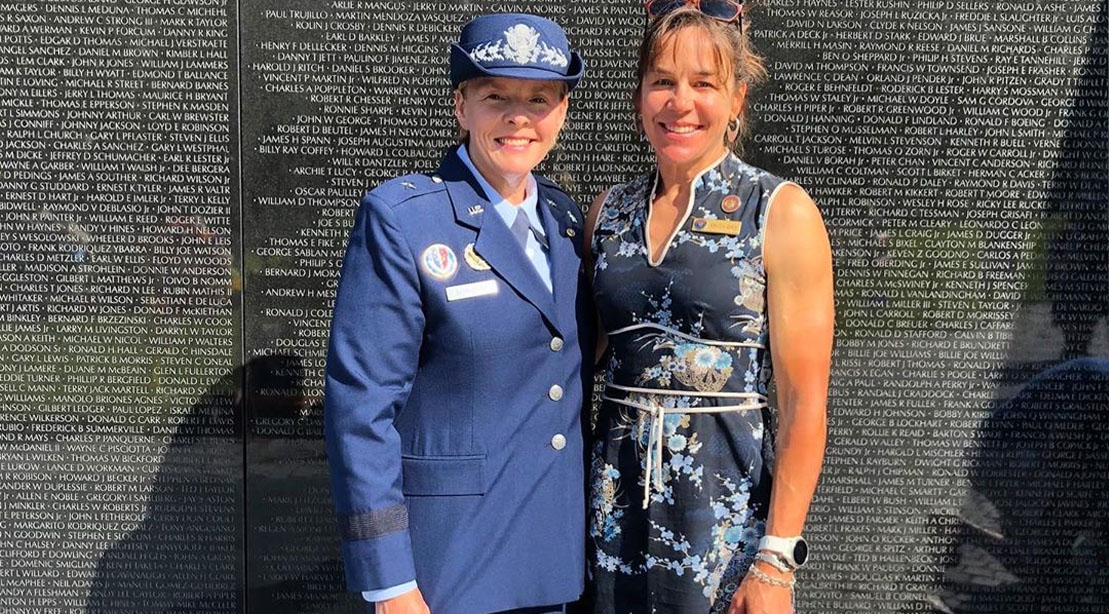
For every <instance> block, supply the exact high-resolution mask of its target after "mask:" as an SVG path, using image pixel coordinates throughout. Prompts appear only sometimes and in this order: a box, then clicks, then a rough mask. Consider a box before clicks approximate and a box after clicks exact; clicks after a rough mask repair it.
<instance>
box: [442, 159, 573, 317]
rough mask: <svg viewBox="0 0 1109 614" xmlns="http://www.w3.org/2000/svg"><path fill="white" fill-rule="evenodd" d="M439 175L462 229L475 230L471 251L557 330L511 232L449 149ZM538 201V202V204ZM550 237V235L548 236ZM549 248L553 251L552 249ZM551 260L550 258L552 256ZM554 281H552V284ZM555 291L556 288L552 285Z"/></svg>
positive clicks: (543, 289) (550, 302) (542, 287)
mask: <svg viewBox="0 0 1109 614" xmlns="http://www.w3.org/2000/svg"><path fill="white" fill-rule="evenodd" d="M439 176H440V177H442V179H443V182H444V184H445V185H446V186H447V194H448V195H449V196H450V199H451V206H452V207H453V208H454V215H455V219H456V220H458V222H459V223H460V224H462V225H464V226H469V227H471V228H474V229H476V230H477V240H476V241H475V242H474V251H476V252H477V253H478V255H479V256H481V257H482V258H484V259H485V261H486V262H488V263H489V266H490V267H491V268H492V269H493V271H494V272H495V273H496V274H497V275H498V276H499V277H500V278H501V279H503V280H504V281H505V283H507V284H508V285H509V286H512V288H513V289H515V290H516V292H517V293H519V294H520V296H522V297H523V298H524V300H526V301H527V302H529V303H531V304H532V305H534V306H535V308H536V309H538V310H539V312H540V313H541V314H543V317H544V318H546V320H547V321H548V322H549V323H550V324H551V325H552V326H554V327H555V328H558V317H557V315H556V313H555V304H554V299H553V298H552V297H551V293H550V292H548V291H547V286H546V284H544V283H543V280H542V279H541V278H540V277H539V273H537V272H535V267H533V266H532V265H531V263H530V262H528V260H527V258H526V257H525V256H524V253H523V251H522V250H521V249H520V244H519V243H517V242H516V238H515V237H514V236H512V231H511V230H509V228H508V225H507V224H505V223H504V220H502V219H500V217H499V215H498V214H497V212H496V211H495V210H494V209H493V204H492V203H490V202H489V200H488V199H487V198H486V197H485V194H484V192H483V191H482V189H481V187H480V186H479V185H478V184H477V180H476V179H474V178H473V176H472V175H471V174H470V171H469V169H467V168H466V165H465V164H463V163H462V160H460V159H459V157H458V154H457V153H455V150H452V151H451V152H450V153H448V154H447V156H446V157H445V158H444V159H443V163H442V165H441V166H440V167H439ZM540 202H542V201H540ZM548 236H550V235H548ZM552 249H553V248H552ZM552 260H553V257H552ZM553 283H554V280H553V279H552V285H553ZM555 288H556V290H557V288H558V286H555Z"/></svg>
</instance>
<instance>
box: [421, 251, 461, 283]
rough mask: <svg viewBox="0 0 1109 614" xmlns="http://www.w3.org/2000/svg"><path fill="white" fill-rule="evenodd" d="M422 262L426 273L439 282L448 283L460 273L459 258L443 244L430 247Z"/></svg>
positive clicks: (422, 257)
mask: <svg viewBox="0 0 1109 614" xmlns="http://www.w3.org/2000/svg"><path fill="white" fill-rule="evenodd" d="M420 260H421V264H423V267H424V271H426V272H427V274H428V275H431V276H432V277H434V278H435V279H438V280H439V281H447V280H448V279H450V278H452V277H454V275H455V273H457V272H458V257H457V256H455V255H454V250H452V249H451V248H449V247H447V246H446V245H443V244H442V243H436V244H434V245H429V246H428V247H427V249H425V250H424V253H423V255H422V256H420Z"/></svg>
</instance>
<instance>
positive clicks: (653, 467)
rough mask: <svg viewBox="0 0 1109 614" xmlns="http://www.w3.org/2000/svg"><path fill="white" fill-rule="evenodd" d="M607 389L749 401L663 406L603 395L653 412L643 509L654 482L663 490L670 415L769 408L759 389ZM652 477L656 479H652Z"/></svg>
mask: <svg viewBox="0 0 1109 614" xmlns="http://www.w3.org/2000/svg"><path fill="white" fill-rule="evenodd" d="M606 388H613V389H615V390H621V391H623V392H629V393H639V394H652V395H671V396H685V397H702V398H712V399H741V400H745V401H746V402H744V403H740V404H738V405H717V406H714V407H663V406H662V405H659V404H657V403H653V404H651V405H646V404H643V403H638V402H636V401H629V400H627V399H617V398H614V397H611V396H609V395H607V394H604V395H602V396H601V398H602V399H604V400H606V401H612V402H613V403H619V404H620V405H624V406H627V407H632V408H635V409H638V410H639V411H641V412H646V413H647V414H649V415H650V418H651V422H650V424H649V425H648V429H649V430H648V434H647V459H646V463H644V465H645V466H644V475H643V509H647V505H648V504H649V503H650V501H651V487H652V484H653V485H654V487H655V488H656V489H658V491H659V492H662V489H663V485H662V451H663V448H664V443H663V439H664V437H663V436H664V435H665V422H666V415H667V414H723V413H731V412H741V411H758V410H761V409H763V408H765V407H766V395H764V394H761V393H758V392H701V391H699V390H670V389H666V388H636V387H633V386H621V385H619V384H613V383H608V384H606ZM652 478H653V479H652Z"/></svg>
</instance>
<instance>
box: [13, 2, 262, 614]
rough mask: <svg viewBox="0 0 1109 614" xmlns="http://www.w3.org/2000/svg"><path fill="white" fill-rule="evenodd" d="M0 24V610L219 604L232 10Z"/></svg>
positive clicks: (238, 496)
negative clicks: (0, 287) (0, 401)
mask: <svg viewBox="0 0 1109 614" xmlns="http://www.w3.org/2000/svg"><path fill="white" fill-rule="evenodd" d="M0 24H2V25H0V29H2V31H3V38H2V39H0V129H2V134H3V137H2V139H3V152H4V153H3V160H2V161H0V215H2V216H3V221H2V223H0V224H2V225H0V243H2V244H3V248H0V270H2V271H3V276H4V277H3V280H4V283H3V290H2V292H0V330H3V333H2V337H0V356H2V358H0V364H2V367H0V372H2V375H0V379H2V382H3V383H0V390H2V394H3V404H2V408H0V425H2V426H0V428H2V429H3V432H4V436H3V437H2V438H0V459H2V460H0V509H2V511H0V574H2V576H3V578H4V582H3V586H4V587H5V590H4V591H0V610H2V611H4V612H13V613H14V612H34V611H41V612H62V611H66V612H72V611H84V609H87V610H91V611H98V612H99V611H103V612H154V611H158V612H161V611H168V610H170V609H174V608H179V607H180V606H183V605H186V604H187V605H190V606H191V607H193V608H196V609H199V610H203V611H207V612H223V611H226V612H233V611H237V610H238V607H239V606H238V602H239V595H240V593H241V589H240V586H239V584H240V583H239V575H238V571H239V567H240V562H239V561H240V558H241V551H242V543H243V540H242V533H243V527H242V508H243V493H242V483H241V475H242V464H243V458H242V440H241V427H240V421H241V418H240V415H241V412H240V411H238V410H237V408H236V404H235V403H236V398H237V395H236V389H237V385H238V383H237V378H236V376H235V373H236V368H237V365H238V364H239V363H240V354H241V348H240V341H239V328H240V321H241V318H240V316H239V309H238V298H237V296H236V295H235V294H234V291H235V284H236V282H237V273H236V272H235V270H234V267H235V265H234V263H235V262H237V261H238V254H237V251H238V245H239V233H238V227H239V220H238V213H237V207H235V206H234V205H235V204H237V200H238V199H237V180H236V175H235V167H236V165H237V160H236V158H237V152H238V146H237V136H236V135H237V132H238V129H237V125H236V119H235V118H236V110H237V100H236V98H237V96H236V92H235V88H234V81H233V79H234V76H235V74H236V64H237V62H236V58H235V55H234V51H235V48H236V31H235V15H234V10H233V7H229V6H228V5H227V4H226V2H223V1H219V2H212V1H205V2H200V1H191V2H187V1H181V2H171V1H166V2H157V3H133V2H127V3H122V2H121V3H91V2H71V1H54V0H43V1H40V2H35V3H30V2H20V3H8V4H4V5H2V7H0ZM8 587H11V590H8Z"/></svg>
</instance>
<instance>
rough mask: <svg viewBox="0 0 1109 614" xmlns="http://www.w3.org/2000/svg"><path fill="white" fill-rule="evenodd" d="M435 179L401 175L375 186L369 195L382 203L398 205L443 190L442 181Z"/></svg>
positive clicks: (419, 175)
mask: <svg viewBox="0 0 1109 614" xmlns="http://www.w3.org/2000/svg"><path fill="white" fill-rule="evenodd" d="M435 179H437V177H432V176H430V175H421V174H418V173H413V174H411V175H402V176H400V177H395V178H393V179H390V180H389V181H386V182H385V183H383V184H381V185H379V186H377V187H376V188H374V189H373V190H371V191H370V194H372V195H373V196H374V197H375V198H378V199H379V200H381V201H382V202H385V203H389V204H393V205H398V204H400V203H402V202H404V201H406V200H409V199H410V198H412V197H414V196H420V195H423V194H430V193H433V192H439V191H442V190H445V189H446V188H445V187H444V186H443V181H442V180H439V181H436V180H435Z"/></svg>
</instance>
